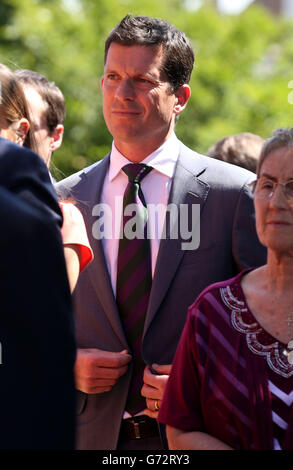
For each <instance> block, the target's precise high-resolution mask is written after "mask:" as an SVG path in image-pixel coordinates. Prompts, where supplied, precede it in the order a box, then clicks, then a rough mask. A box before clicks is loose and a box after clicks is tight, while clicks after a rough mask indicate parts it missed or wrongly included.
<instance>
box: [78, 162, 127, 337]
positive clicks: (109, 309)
mask: <svg viewBox="0 0 293 470" xmlns="http://www.w3.org/2000/svg"><path fill="white" fill-rule="evenodd" d="M109 157H110V155H107V156H106V157H105V158H104V159H103V160H102V161H101V163H100V164H99V165H98V167H97V168H96V169H95V170H94V171H92V172H89V174H87V175H86V176H85V177H86V178H87V179H88V181H86V184H85V186H86V187H87V188H89V190H90V191H91V193H89V194H88V195H87V197H88V201H90V204H89V211H88V214H87V226H88V227H90V228H92V225H93V217H92V213H91V211H92V209H93V207H94V205H95V204H99V203H100V202H101V196H102V190H103V183H104V179H105V176H106V174H107V170H108V168H109V163H110V158H109ZM92 188H95V189H94V190H93V189H92ZM88 236H89V238H90V244H91V247H92V249H93V252H94V258H95V261H94V262H93V263H90V265H89V266H88V268H87V273H88V276H89V278H90V280H91V282H92V285H93V288H94V290H95V292H96V294H97V298H98V299H99V302H100V304H101V305H102V308H103V310H104V312H105V315H106V317H107V318H108V320H109V322H110V324H111V326H112V328H113V330H114V331H115V333H116V334H117V336H118V337H119V339H120V341H122V342H123V343H125V346H127V341H126V338H125V334H124V331H123V328H122V325H121V321H120V317H119V312H118V309H117V305H116V300H115V297H114V293H113V289H112V284H111V279H110V276H109V271H108V267H107V264H106V258H105V254H104V248H103V244H102V240H97V239H96V238H94V237H93V235H92V233H91V231H89V233H88Z"/></svg>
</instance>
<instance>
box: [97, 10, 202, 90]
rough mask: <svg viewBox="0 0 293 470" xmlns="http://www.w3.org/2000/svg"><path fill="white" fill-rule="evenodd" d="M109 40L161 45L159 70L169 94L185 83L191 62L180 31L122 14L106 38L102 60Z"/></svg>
mask: <svg viewBox="0 0 293 470" xmlns="http://www.w3.org/2000/svg"><path fill="white" fill-rule="evenodd" d="M112 42H114V43H118V44H121V45H124V46H157V47H160V46H161V47H162V48H163V52H164V62H163V70H162V71H163V72H164V73H165V75H166V76H167V79H168V82H169V84H170V85H171V91H172V93H174V92H176V91H177V90H178V88H180V86H182V85H184V84H185V83H189V80H190V77H191V72H192V69H193V64H194V53H193V50H192V47H191V45H190V42H189V40H188V39H187V37H186V36H185V34H184V32H182V31H180V30H179V29H177V28H175V27H174V26H173V25H171V24H169V23H167V22H166V21H163V20H160V19H157V18H150V17H148V16H133V17H132V16H131V15H126V16H125V17H124V18H123V20H122V21H121V22H120V23H119V24H118V25H117V26H115V28H114V29H113V30H112V31H111V33H110V34H109V36H108V38H107V39H106V43H105V56H104V63H106V60H107V54H108V50H109V47H110V45H111V43H112Z"/></svg>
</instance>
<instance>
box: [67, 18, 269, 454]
mask: <svg viewBox="0 0 293 470" xmlns="http://www.w3.org/2000/svg"><path fill="white" fill-rule="evenodd" d="M193 62H194V55H193V51H192V48H191V46H190V43H189V41H188V39H187V38H186V36H185V35H184V33H182V32H181V31H179V30H177V29H176V28H174V27H173V26H172V25H170V24H168V23H166V22H164V21H161V20H157V19H154V18H149V17H131V16H130V15H127V16H126V17H125V18H124V19H123V20H122V21H121V22H120V24H119V25H117V26H116V27H115V28H114V29H113V31H112V32H111V33H110V35H109V37H108V38H107V41H106V47H105V68H104V75H103V77H102V81H101V85H102V94H103V112H104V117H105V121H106V124H107V127H108V129H109V131H110V133H111V134H112V136H113V138H114V141H113V145H112V150H111V152H110V154H109V155H107V156H106V157H105V158H104V159H103V160H101V161H99V162H97V163H95V164H93V165H92V166H90V167H88V168H86V169H85V170H83V171H80V172H79V173H77V174H75V175H72V176H71V177H69V178H67V179H65V180H64V181H62V182H61V183H60V184H59V188H60V189H62V190H63V192H64V193H65V194H66V193H69V194H70V195H71V196H73V197H74V198H75V199H76V201H77V204H78V206H79V208H80V210H81V211H82V213H83V216H84V220H85V222H86V224H87V228H88V232H89V233H88V234H89V237H90V241H91V245H92V248H93V250H94V254H95V260H94V261H93V263H92V264H91V265H90V266H89V267H88V268H87V269H86V270H85V271H84V272H83V273H82V274H81V275H80V278H79V281H78V284H77V287H76V291H75V310H76V316H75V319H76V330H77V341H78V347H79V350H78V355H77V361H76V365H75V376H76V387H77V389H78V413H79V423H78V429H77V440H78V448H80V449H119V450H121V449H147V450H148V449H160V448H162V447H161V442H160V436H159V432H158V427H157V423H156V419H155V418H156V416H157V414H158V410H159V407H160V403H161V400H162V397H163V392H164V388H165V385H166V382H167V380H168V375H169V372H170V368H171V364H172V360H173V357H174V354H175V350H176V346H177V343H178V341H179V338H180V335H181V331H182V329H183V326H184V323H185V318H186V313H187V307H188V306H189V305H190V304H191V303H192V302H193V301H194V299H195V297H196V296H197V295H198V294H199V293H200V292H201V290H202V289H204V288H205V287H206V286H207V285H208V284H211V283H213V282H216V281H220V280H223V279H227V278H229V277H232V276H234V275H235V274H236V273H237V272H238V271H239V270H241V269H244V268H246V267H252V266H257V265H260V264H262V263H263V262H264V260H265V251H264V248H263V247H261V245H260V244H259V242H258V240H257V236H256V232H255V221H254V211H253V203H252V196H251V193H250V191H249V189H248V188H247V186H246V183H247V182H249V181H250V180H251V179H252V178H253V176H254V175H253V174H252V173H250V172H248V171H246V170H244V169H242V168H238V167H236V166H233V165H229V164H226V163H223V162H220V161H216V160H213V159H210V158H208V157H205V156H202V155H199V154H197V153H196V152H193V151H191V150H190V149H188V148H187V147H185V146H184V145H183V144H182V143H181V142H180V141H179V140H178V139H177V138H176V136H175V133H174V128H175V122H176V119H177V117H178V116H179V114H180V113H181V112H182V111H183V110H184V108H185V107H186V105H187V102H188V99H189V97H190V87H189V85H188V83H189V79H190V75H191V72H192V69H193ZM134 202H135V206H134V207H136V208H140V210H142V211H139V210H138V209H137V212H136V216H135V223H132V231H134V232H136V235H135V236H134V237H132V236H131V230H130V231H129V224H131V222H133V220H131V219H129V215H130V213H133V212H132V209H133V206H132V204H133V203H134ZM130 204H131V211H130V212H129V211H128V208H129V207H130ZM145 207H147V209H149V213H150V208H151V207H152V208H153V207H156V208H159V209H160V210H159V211H158V212H160V216H161V219H163V222H164V224H163V228H162V225H161V226H160V224H159V223H158V224H156V222H154V220H153V221H152V222H150V225H151V227H150V231H148V232H146V226H147V225H148V222H149V220H151V218H150V217H149V219H148V220H147V219H146V217H145V216H144V217H142V218H139V217H138V214H140V215H141V214H142V213H144V214H145V212H143V211H144V208H145ZM122 209H123V211H122ZM127 214H128V218H127ZM121 220H122V222H121ZM186 222H188V225H187V224H186ZM127 224H128V225H127ZM158 226H160V227H161V228H158ZM121 228H123V230H121V231H120V229H121ZM138 228H139V230H138ZM147 228H148V229H149V227H147ZM127 230H128V232H127ZM126 232H127V233H126ZM129 233H130V235H129ZM146 233H147V235H146ZM150 234H151V236H150ZM142 366H143V368H142ZM138 386H139V396H138V395H137V387H138ZM134 398H135V400H136V401H135V400H134Z"/></svg>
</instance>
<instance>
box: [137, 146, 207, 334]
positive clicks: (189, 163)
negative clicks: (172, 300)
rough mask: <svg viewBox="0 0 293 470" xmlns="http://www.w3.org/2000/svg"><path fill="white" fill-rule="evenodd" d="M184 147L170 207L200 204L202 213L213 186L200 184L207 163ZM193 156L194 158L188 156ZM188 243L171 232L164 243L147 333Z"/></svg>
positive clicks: (158, 258) (171, 191) (176, 171)
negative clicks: (172, 205)
mask: <svg viewBox="0 0 293 470" xmlns="http://www.w3.org/2000/svg"><path fill="white" fill-rule="evenodd" d="M181 145H182V149H181V152H180V155H179V158H178V162H177V166H176V169H175V174H174V178H173V183H172V187H171V190H170V196H169V201H168V204H176V206H177V207H178V208H179V207H180V204H187V205H188V206H189V208H191V205H192V204H199V205H200V211H202V208H203V206H204V204H205V201H206V198H207V195H208V192H209V186H208V185H207V184H206V183H203V182H202V181H200V180H199V179H198V176H199V175H200V174H201V173H203V172H204V171H205V169H206V166H207V165H206V161H205V160H202V158H201V156H200V155H197V154H195V153H194V152H191V151H190V150H189V149H187V148H186V147H185V146H183V144H181ZM189 153H190V154H191V155H188V154H189ZM197 157H198V161H197V160H196V159H197ZM165 223H166V222H165ZM184 242H186V240H184V239H182V237H181V233H180V230H179V233H178V238H176V239H172V238H170V234H168V232H167V237H166V239H162V240H161V242H160V248H159V253H158V257H157V263H156V268H155V274H154V279H153V284H152V291H151V296H150V302H149V307H148V312H147V318H146V322H145V328H144V332H145V331H146V330H147V328H148V327H149V325H150V323H151V321H152V319H153V318H154V315H155V314H156V312H157V310H158V308H159V307H160V304H161V302H162V301H163V299H164V297H165V295H166V293H167V291H168V289H169V287H170V284H171V282H172V280H173V278H174V276H175V274H176V271H177V269H178V267H179V264H180V262H181V260H182V257H183V255H184V253H185V250H184V249H182V243H184Z"/></svg>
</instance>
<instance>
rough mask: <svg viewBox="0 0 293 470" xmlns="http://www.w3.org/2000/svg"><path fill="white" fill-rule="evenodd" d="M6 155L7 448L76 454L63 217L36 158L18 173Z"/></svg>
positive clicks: (3, 393) (2, 338) (1, 197)
mask: <svg viewBox="0 0 293 470" xmlns="http://www.w3.org/2000/svg"><path fill="white" fill-rule="evenodd" d="M0 147H1V146H0ZM6 150H7V151H6V156H7V159H9V158H11V160H10V162H7V161H6V158H4V157H5V155H4V154H3V153H2V154H1V149H0V167H1V168H2V167H3V171H4V173H5V181H3V179H2V176H3V173H2V176H1V177H0V180H1V179H2V181H0V219H1V222H2V230H1V235H0V236H1V243H0V259H1V270H0V296H1V310H0V312H1V313H0V347H1V349H0V351H1V357H0V384H1V387H0V416H1V419H0V436H1V439H0V448H1V449H73V448H74V427H75V421H74V420H75V418H74V414H75V413H74V407H75V403H74V398H75V395H74V393H75V392H74V376H73V366H74V360H75V339H74V328H73V319H72V305H71V296H70V291H69V286H68V280H67V276H66V267H65V261H64V255H63V246H62V242H61V235H60V228H59V223H60V221H61V220H62V219H61V216H60V210H59V207H58V202H57V200H56V198H55V197H54V193H53V192H52V190H51V189H50V187H49V179H48V177H47V176H46V174H45V173H44V171H45V169H44V168H43V166H42V164H41V162H38V160H37V163H36V162H35V161H34V160H32V159H35V158H36V156H34V155H33V154H31V153H30V152H29V153H26V155H25V157H28V160H27V161H24V160H21V158H20V159H18V161H17V163H18V167H17V169H16V170H15V171H14V168H13V166H11V165H10V163H11V161H13V160H14V157H15V153H12V154H11V149H10V148H8V149H6ZM13 150H14V149H12V151H13ZM17 154H18V152H17ZM19 155H20V154H19ZM32 155H33V156H32ZM22 162H23V163H24V164H23V167H22ZM29 162H33V163H32V165H31V169H30V170H29ZM14 163H16V160H14ZM43 178H44V179H43Z"/></svg>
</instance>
